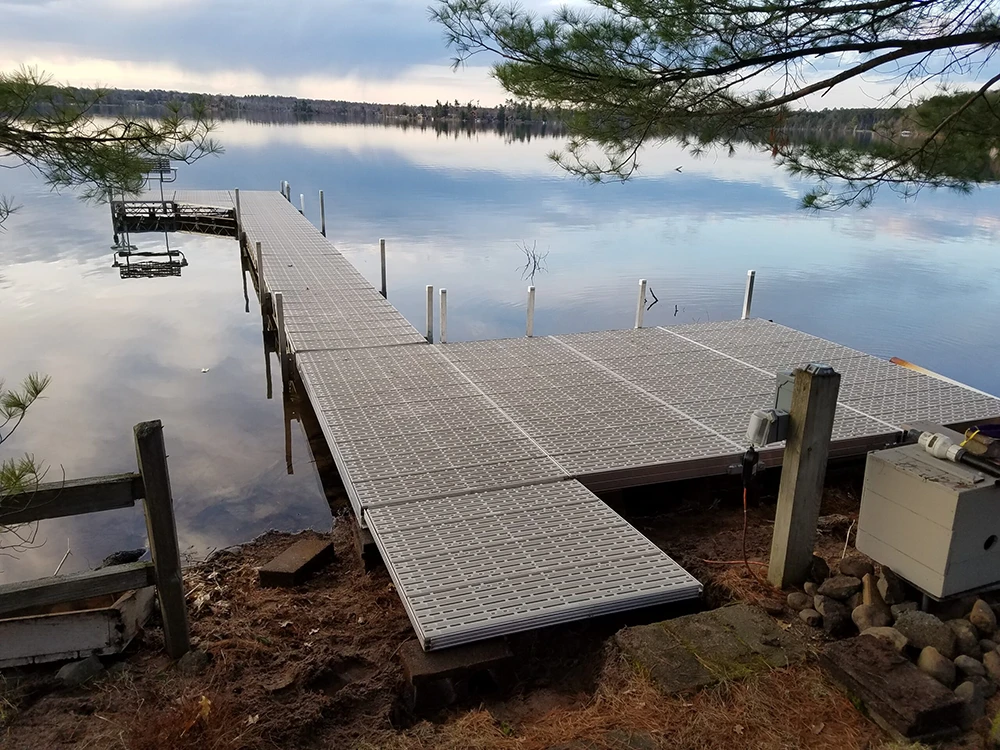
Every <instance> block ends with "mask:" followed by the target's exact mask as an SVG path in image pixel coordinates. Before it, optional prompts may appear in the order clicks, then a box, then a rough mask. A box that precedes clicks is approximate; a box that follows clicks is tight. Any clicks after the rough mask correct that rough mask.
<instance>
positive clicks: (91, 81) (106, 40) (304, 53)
mask: <svg viewBox="0 0 1000 750" xmlns="http://www.w3.org/2000/svg"><path fill="white" fill-rule="evenodd" d="M571 2H572V3H573V4H577V3H583V2H584V0H571ZM430 3H431V0H294V1H293V2H281V3H276V2H275V1H274V0H0V18H2V19H3V22H2V24H0V70H4V69H10V68H12V67H16V66H18V65H21V64H28V65H34V66H37V67H39V68H40V69H42V70H45V71H47V72H49V73H51V74H53V75H54V76H55V77H56V78H57V79H58V80H59V81H61V82H65V83H71V84H74V85H79V86H92V85H96V84H100V85H103V86H113V87H122V88H140V89H148V88H161V89H174V90H180V91H197V92H206V93H227V94H230V93H231V94H251V93H254V94H282V95H290V96H301V97H306V98H319V99H347V100H353V101H376V102H390V103H398V102H406V103H433V102H434V100H435V99H442V100H452V99H456V98H457V99H459V100H461V101H469V100H480V101H481V102H482V103H483V104H497V103H499V102H501V101H503V100H504V99H505V98H506V96H505V95H504V93H503V91H502V90H501V89H500V87H499V86H498V85H497V84H496V83H495V82H494V81H493V80H492V79H491V78H490V77H489V71H488V65H489V61H488V60H485V59H482V60H479V61H477V63H478V64H476V65H470V66H468V67H466V68H464V69H462V70H460V71H458V72H455V71H452V69H451V66H450V64H449V62H450V57H451V54H450V52H449V50H448V48H447V47H446V45H445V42H444V38H443V34H442V30H441V28H440V27H439V26H438V25H437V24H434V23H432V22H431V21H430V20H429V18H428V11H427V7H428V5H429V4H430ZM520 4H521V5H522V6H524V7H527V8H529V9H533V10H538V11H545V10H547V9H548V10H551V9H552V8H554V7H556V6H560V5H564V4H566V0H520ZM830 66H834V67H835V66H836V61H829V65H824V66H823V67H825V68H826V69H827V70H829V69H830ZM818 72H821V71H817V73H818ZM890 88H891V85H889V84H886V83H884V82H881V81H879V80H878V79H877V77H874V76H873V77H869V79H868V80H867V81H865V82H864V84H863V85H861V86H859V85H855V84H850V85H845V86H840V87H837V88H836V89H835V90H834V91H833V92H831V93H830V94H828V95H827V96H825V97H823V98H822V99H820V98H819V97H817V98H816V100H815V101H811V102H808V104H809V105H810V106H813V107H816V108H823V107H838V106H873V105H874V104H876V103H877V101H878V99H879V95H880V94H883V93H885V92H886V91H888V90H889V89H890Z"/></svg>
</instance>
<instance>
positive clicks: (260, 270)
mask: <svg viewBox="0 0 1000 750" xmlns="http://www.w3.org/2000/svg"><path fill="white" fill-rule="evenodd" d="M257 297H258V299H259V300H260V311H261V313H263V312H264V297H265V293H264V252H263V251H262V250H261V247H260V243H259V242H258V243H257Z"/></svg>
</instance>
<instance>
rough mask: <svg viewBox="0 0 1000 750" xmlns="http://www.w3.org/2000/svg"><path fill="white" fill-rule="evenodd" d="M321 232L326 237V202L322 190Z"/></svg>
mask: <svg viewBox="0 0 1000 750" xmlns="http://www.w3.org/2000/svg"><path fill="white" fill-rule="evenodd" d="M319 231H320V232H322V234H323V236H324V237H326V201H325V200H323V191H322V190H320V191H319Z"/></svg>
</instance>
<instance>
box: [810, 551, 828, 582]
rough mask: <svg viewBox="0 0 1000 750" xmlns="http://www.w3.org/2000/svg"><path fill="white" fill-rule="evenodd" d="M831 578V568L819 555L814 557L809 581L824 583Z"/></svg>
mask: <svg viewBox="0 0 1000 750" xmlns="http://www.w3.org/2000/svg"><path fill="white" fill-rule="evenodd" d="M829 577H830V566H829V565H827V564H826V560H824V559H823V558H822V557H820V556H819V555H813V557H812V562H811V563H810V564H809V580H810V581H815V582H816V583H823V581H825V580H826V579H827V578H829Z"/></svg>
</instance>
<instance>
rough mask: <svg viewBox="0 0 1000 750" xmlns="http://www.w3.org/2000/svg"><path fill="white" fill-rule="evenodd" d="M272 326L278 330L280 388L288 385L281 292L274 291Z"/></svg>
mask: <svg viewBox="0 0 1000 750" xmlns="http://www.w3.org/2000/svg"><path fill="white" fill-rule="evenodd" d="M274 326H275V328H276V329H277V331H278V364H279V365H281V384H282V390H285V389H286V388H287V387H288V357H287V356H286V354H285V343H286V342H285V307H284V303H283V301H282V299H281V292H275V293H274Z"/></svg>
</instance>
